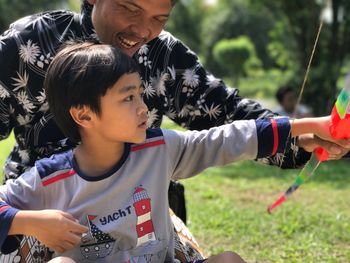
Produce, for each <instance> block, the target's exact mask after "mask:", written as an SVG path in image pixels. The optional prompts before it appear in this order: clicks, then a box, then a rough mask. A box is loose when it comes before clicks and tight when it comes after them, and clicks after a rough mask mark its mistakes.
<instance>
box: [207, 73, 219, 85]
mask: <svg viewBox="0 0 350 263" xmlns="http://www.w3.org/2000/svg"><path fill="white" fill-rule="evenodd" d="M206 84H207V85H208V86H209V88H217V87H219V86H220V79H217V78H215V77H214V76H213V75H211V74H210V75H208V76H207V82H206Z"/></svg>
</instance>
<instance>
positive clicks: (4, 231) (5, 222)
mask: <svg viewBox="0 0 350 263" xmlns="http://www.w3.org/2000/svg"><path fill="white" fill-rule="evenodd" d="M18 211H19V210H18V209H16V208H13V207H11V206H9V205H8V204H6V203H5V202H1V201H0V248H1V251H4V252H8V251H11V250H12V249H11V248H10V247H12V246H13V244H14V242H13V238H16V236H8V232H9V230H10V227H11V224H12V221H13V218H14V217H15V215H16V214H17V212H18ZM16 248H17V247H16Z"/></svg>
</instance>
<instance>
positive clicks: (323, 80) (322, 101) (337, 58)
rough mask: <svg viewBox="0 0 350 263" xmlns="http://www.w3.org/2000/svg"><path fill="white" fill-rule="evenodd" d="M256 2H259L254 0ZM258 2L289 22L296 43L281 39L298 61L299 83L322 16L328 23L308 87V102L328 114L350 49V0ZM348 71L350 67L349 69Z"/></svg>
mask: <svg viewBox="0 0 350 263" xmlns="http://www.w3.org/2000/svg"><path fill="white" fill-rule="evenodd" d="M255 2H256V1H255ZM257 5H263V6H265V7H268V8H269V9H270V10H272V11H273V12H274V13H275V16H279V17H282V18H283V19H285V20H286V21H287V27H285V28H286V29H287V30H286V31H285V34H289V35H290V36H291V37H292V39H293V42H294V44H295V45H294V46H293V45H290V43H287V42H285V41H283V40H282V39H280V40H281V42H280V43H281V44H282V45H284V46H285V47H287V48H288V49H292V50H291V52H292V53H294V56H295V59H296V61H297V63H298V70H297V71H296V74H295V77H294V83H295V85H298V86H300V84H301V83H302V78H303V76H304V72H305V69H306V66H307V63H308V60H309V58H310V55H311V51H312V47H313V44H314V41H315V37H316V33H317V28H318V25H319V23H320V18H321V17H322V18H323V19H324V22H325V25H324V28H323V30H322V33H321V36H320V40H319V45H318V48H317V51H316V54H315V58H314V62H313V65H312V69H311V72H310V77H309V80H308V84H307V87H306V89H305V94H304V97H303V98H304V99H305V102H306V103H308V104H310V105H311V106H312V107H313V110H314V112H315V113H316V114H325V113H328V112H329V111H330V109H331V107H332V104H333V103H334V100H335V98H336V95H337V93H338V90H337V80H338V78H339V76H340V73H341V69H342V67H343V66H344V62H345V61H346V59H347V58H349V52H350V16H349V15H348V14H349V13H350V1H349V0H332V1H326V0H309V1H304V0H294V1H288V0H283V1H275V0H262V1H259V3H257ZM348 70H349V69H348Z"/></svg>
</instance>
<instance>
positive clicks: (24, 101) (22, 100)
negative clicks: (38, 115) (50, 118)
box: [17, 91, 35, 113]
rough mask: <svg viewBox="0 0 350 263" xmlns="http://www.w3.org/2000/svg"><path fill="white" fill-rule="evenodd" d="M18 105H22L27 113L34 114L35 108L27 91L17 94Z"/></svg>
mask: <svg viewBox="0 0 350 263" xmlns="http://www.w3.org/2000/svg"><path fill="white" fill-rule="evenodd" d="M17 99H18V103H19V104H21V105H22V106H23V108H24V110H26V111H27V112H30V113H32V112H33V111H32V110H33V109H34V108H35V106H34V105H33V104H32V103H31V102H30V101H29V99H28V96H27V94H26V92H25V91H20V92H19V93H18V94H17Z"/></svg>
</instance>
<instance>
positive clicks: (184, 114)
mask: <svg viewBox="0 0 350 263" xmlns="http://www.w3.org/2000/svg"><path fill="white" fill-rule="evenodd" d="M152 52H153V53H152ZM139 55H140V57H139V62H140V61H143V62H145V59H146V58H147V56H148V57H149V58H151V59H152V63H153V64H152V63H151V64H149V65H147V67H148V68H147V67H146V69H145V72H146V74H145V75H148V74H150V75H151V76H152V75H155V76H153V77H151V79H152V80H153V83H152V85H153V88H154V89H155V90H153V92H154V93H153V94H152V91H151V90H147V87H146V100H147V98H149V97H152V96H154V97H155V94H157V95H158V97H159V98H162V96H165V97H166V98H165V99H164V100H165V103H164V105H165V106H164V109H162V107H161V106H160V105H158V107H156V106H154V107H153V108H152V105H151V107H150V112H152V111H157V112H158V111H162V110H163V111H164V113H165V114H166V115H167V116H168V117H169V118H170V119H172V120H173V121H175V122H176V123H178V124H179V125H181V126H182V127H184V128H187V129H190V130H202V129H208V128H210V127H214V126H219V125H222V124H226V123H231V122H232V121H234V120H249V119H265V118H272V117H274V116H275V114H274V113H273V112H272V111H270V110H268V109H265V108H263V107H262V106H261V105H260V104H259V103H258V102H256V101H254V100H250V99H246V98H242V97H240V96H239V92H238V90H237V89H228V88H227V87H226V85H225V84H224V83H223V81H221V80H220V79H217V78H215V77H214V76H213V75H212V74H210V73H208V72H207V71H206V70H205V69H204V67H203V66H202V64H201V63H200V62H199V59H198V57H197V56H196V54H195V53H193V52H192V51H191V50H190V49H189V48H187V47H186V46H185V45H184V44H183V43H181V42H180V41H179V40H177V39H176V38H174V37H173V36H171V35H170V34H169V33H166V32H164V33H162V34H161V35H160V37H159V38H158V39H156V40H154V41H153V42H152V43H150V48H149V50H147V54H146V55H147V56H145V54H142V52H141V54H139ZM164 65H165V66H164ZM148 84H149V83H148ZM164 87H166V92H164V89H163V88H164ZM147 91H148V92H150V91H151V92H150V93H147ZM158 104H163V103H161V102H158ZM302 137H303V138H302V140H299V144H298V145H297V144H296V140H291V141H290V145H289V147H288V149H289V150H288V151H286V152H285V153H281V154H277V155H274V156H270V157H268V158H263V159H260V161H262V162H265V163H268V164H272V165H276V166H279V167H282V168H296V167H300V166H302V165H303V164H305V162H306V161H307V160H308V159H309V158H310V155H311V154H310V153H309V152H306V151H304V150H303V149H299V148H298V147H297V146H300V147H303V146H305V145H308V146H310V145H314V144H315V143H314V142H315V141H314V138H313V137H310V136H306V137H304V136H302ZM321 143H323V141H321ZM331 145H333V146H335V145H334V144H333V143H324V144H323V145H321V146H324V147H326V148H327V149H329V148H330V147H331ZM308 149H310V147H309V148H308ZM282 157H283V158H282Z"/></svg>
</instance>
